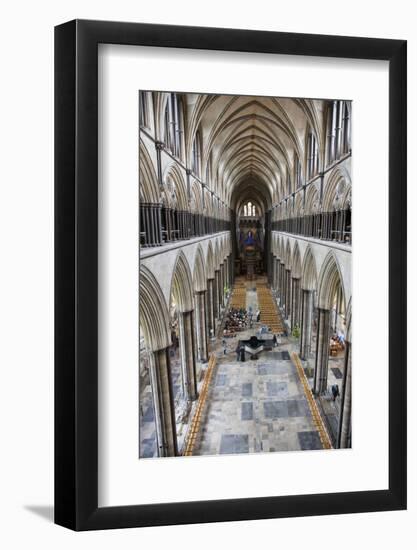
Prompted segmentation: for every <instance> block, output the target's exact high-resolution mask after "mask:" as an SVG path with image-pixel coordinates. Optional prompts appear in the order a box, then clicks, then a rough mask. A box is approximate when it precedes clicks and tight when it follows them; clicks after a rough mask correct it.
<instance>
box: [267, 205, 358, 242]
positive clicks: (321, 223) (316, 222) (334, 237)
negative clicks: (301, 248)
mask: <svg viewBox="0 0 417 550" xmlns="http://www.w3.org/2000/svg"><path fill="white" fill-rule="evenodd" d="M351 216H352V215H351V210H337V211H334V212H321V213H320V214H310V215H308V216H299V217H296V218H287V219H285V220H275V221H273V222H272V224H271V225H272V230H273V231H283V232H285V233H293V234H294V235H302V236H304V237H313V238H315V239H324V240H328V241H337V242H341V243H346V244H350V243H351V242H352V221H351V220H352V217H351Z"/></svg>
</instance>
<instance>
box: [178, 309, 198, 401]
mask: <svg viewBox="0 0 417 550" xmlns="http://www.w3.org/2000/svg"><path fill="white" fill-rule="evenodd" d="M178 325H179V333H180V334H179V337H180V351H181V370H182V389H183V395H184V399H185V400H186V401H195V400H196V399H197V373H196V365H195V339H194V311H193V310H191V311H181V312H180V313H179V315H178Z"/></svg>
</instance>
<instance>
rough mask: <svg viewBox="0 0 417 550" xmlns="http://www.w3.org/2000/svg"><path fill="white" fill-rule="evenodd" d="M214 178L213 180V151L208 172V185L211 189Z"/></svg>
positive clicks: (208, 164) (208, 163)
mask: <svg viewBox="0 0 417 550" xmlns="http://www.w3.org/2000/svg"><path fill="white" fill-rule="evenodd" d="M212 178H213V155H212V151H210V155H209V158H208V162H207V172H206V183H207V184H208V186H209V187H211V184H212Z"/></svg>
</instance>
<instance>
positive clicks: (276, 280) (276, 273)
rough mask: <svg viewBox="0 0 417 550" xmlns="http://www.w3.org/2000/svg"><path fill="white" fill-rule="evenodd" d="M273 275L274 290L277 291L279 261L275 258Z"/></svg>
mask: <svg viewBox="0 0 417 550" xmlns="http://www.w3.org/2000/svg"><path fill="white" fill-rule="evenodd" d="M272 261H273V264H272V265H273V273H274V277H273V279H272V288H273V289H274V290H276V289H277V287H278V260H277V259H276V258H275V257H274V258H273V260H272Z"/></svg>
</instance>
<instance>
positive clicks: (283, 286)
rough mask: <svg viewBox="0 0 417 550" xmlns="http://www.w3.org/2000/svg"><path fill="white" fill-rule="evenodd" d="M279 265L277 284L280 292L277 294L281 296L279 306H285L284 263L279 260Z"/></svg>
mask: <svg viewBox="0 0 417 550" xmlns="http://www.w3.org/2000/svg"><path fill="white" fill-rule="evenodd" d="M279 267H280V285H279V287H280V292H279V296H280V298H281V300H280V306H281V307H284V306H285V264H284V263H283V262H280V264H279Z"/></svg>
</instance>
